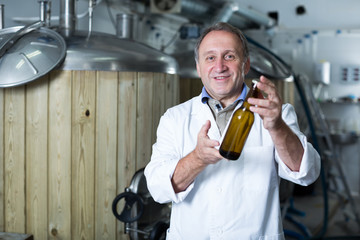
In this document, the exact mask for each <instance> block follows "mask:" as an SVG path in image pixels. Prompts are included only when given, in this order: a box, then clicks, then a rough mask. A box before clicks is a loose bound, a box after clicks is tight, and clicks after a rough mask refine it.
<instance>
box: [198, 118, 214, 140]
mask: <svg viewBox="0 0 360 240" xmlns="http://www.w3.org/2000/svg"><path fill="white" fill-rule="evenodd" d="M210 127H211V122H210V120H206V122H205V124H204V125H203V126H202V127H201V129H200V132H199V137H207V134H208V132H209V129H210Z"/></svg>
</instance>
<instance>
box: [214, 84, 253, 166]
mask: <svg viewBox="0 0 360 240" xmlns="http://www.w3.org/2000/svg"><path fill="white" fill-rule="evenodd" d="M256 84H257V81H256V80H253V81H252V86H251V88H250V91H249V92H248V94H247V95H246V98H245V100H244V102H243V104H242V106H241V107H240V108H238V109H237V110H236V111H235V112H234V114H233V116H232V118H231V119H230V124H229V127H228V129H227V131H226V133H225V137H224V140H223V141H222V143H221V145H220V149H219V152H220V154H221V156H223V157H224V158H226V159H229V160H237V159H238V158H239V157H240V154H241V152H242V149H243V147H244V145H245V142H246V139H247V137H248V135H249V132H250V129H251V127H252V125H253V123H254V113H253V112H251V111H250V104H249V103H248V101H247V100H248V98H249V97H258V96H259V89H258V88H256Z"/></svg>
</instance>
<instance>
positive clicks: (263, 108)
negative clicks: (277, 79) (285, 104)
mask: <svg viewBox="0 0 360 240" xmlns="http://www.w3.org/2000/svg"><path fill="white" fill-rule="evenodd" d="M257 88H258V89H260V90H261V91H263V92H264V93H265V94H266V95H267V97H266V98H264V99H259V98H249V99H248V102H249V103H250V104H251V105H254V106H251V107H250V110H251V111H253V112H255V113H258V114H259V115H260V117H261V118H262V119H263V121H264V127H265V128H266V129H267V130H269V131H271V130H276V129H278V128H280V127H281V126H282V125H283V124H284V122H283V120H282V118H281V108H282V100H281V97H280V96H279V94H278V92H277V90H276V87H275V85H274V83H272V82H271V81H270V80H268V79H267V78H265V77H264V76H261V77H260V82H258V84H257Z"/></svg>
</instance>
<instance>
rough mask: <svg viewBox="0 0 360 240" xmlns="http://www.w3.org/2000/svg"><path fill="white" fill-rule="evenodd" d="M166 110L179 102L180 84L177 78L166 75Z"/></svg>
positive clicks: (176, 76)
mask: <svg viewBox="0 0 360 240" xmlns="http://www.w3.org/2000/svg"><path fill="white" fill-rule="evenodd" d="M166 87H167V89H166V97H165V99H166V102H165V103H166V109H167V108H170V107H172V106H174V105H176V104H178V103H179V101H180V97H179V95H180V89H179V87H180V84H179V76H178V75H174V74H166Z"/></svg>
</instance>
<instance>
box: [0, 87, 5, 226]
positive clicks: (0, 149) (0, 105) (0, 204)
mask: <svg viewBox="0 0 360 240" xmlns="http://www.w3.org/2000/svg"><path fill="white" fill-rule="evenodd" d="M0 136H4V89H0ZM4 174H5V165H4V138H3V137H0V229H5V222H4V220H5V201H4V190H5V189H4V187H5V184H4Z"/></svg>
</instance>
